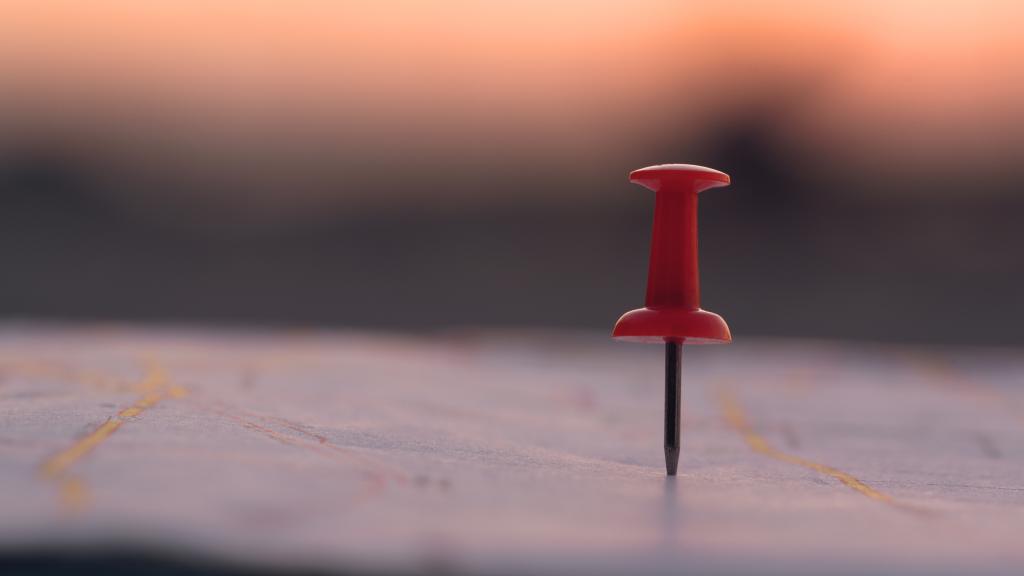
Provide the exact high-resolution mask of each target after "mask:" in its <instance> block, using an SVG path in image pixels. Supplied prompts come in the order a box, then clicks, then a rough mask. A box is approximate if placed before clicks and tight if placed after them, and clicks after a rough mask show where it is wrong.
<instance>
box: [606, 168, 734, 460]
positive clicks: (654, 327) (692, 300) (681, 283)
mask: <svg viewBox="0 0 1024 576" xmlns="http://www.w3.org/2000/svg"><path fill="white" fill-rule="evenodd" d="M629 181H630V182H635V183H636V184H640V185H642V186H645V187H647V188H649V189H651V190H654V192H655V203H654V229H653V232H652V234H651V262H650V266H649V268H648V272H647V299H646V301H645V307H644V308H640V309H637V310H632V311H630V312H626V313H625V314H624V315H623V316H622V318H619V321H618V322H616V323H615V329H614V330H613V331H612V337H614V338H619V339H622V340H633V341H637V342H662V341H664V342H665V467H666V468H667V469H668V474H669V475H670V476H675V474H676V469H677V468H678V466H679V411H680V400H681V392H682V386H681V379H680V369H681V356H682V351H683V344H719V343H728V342H731V341H732V336H731V335H730V334H729V326H727V325H726V323H725V320H723V319H722V317H721V316H719V315H718V314H714V313H711V312H708V311H706V310H701V309H700V278H699V277H698V272H697V194H698V193H700V192H703V191H705V190H707V189H709V188H718V187H720V186H728V185H729V175H728V174H724V173H722V172H719V171H718V170H712V169H711V168H705V167H703V166H694V165H692V164H662V165H661V166H649V167H647V168H641V169H639V170H635V171H633V172H632V173H631V174H630V175H629Z"/></svg>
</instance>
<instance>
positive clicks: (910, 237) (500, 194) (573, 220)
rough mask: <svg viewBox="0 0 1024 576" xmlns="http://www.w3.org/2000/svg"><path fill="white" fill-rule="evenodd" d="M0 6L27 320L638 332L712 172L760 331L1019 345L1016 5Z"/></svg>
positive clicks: (14, 239) (17, 305)
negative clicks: (671, 184) (663, 198)
mask: <svg viewBox="0 0 1024 576" xmlns="http://www.w3.org/2000/svg"><path fill="white" fill-rule="evenodd" d="M0 11H2V16H0V38H2V39H0V87H3V89H4V93H5V98H4V99H3V101H0V127H2V128H3V130H2V131H0V198H2V199H3V202H2V208H0V261H2V262H3V263H4V268H5V276H4V282H3V283H2V284H0V318H6V319H15V318H16V319H47V320H138V321H184V322H203V323H228V324H241V325H268V324H269V325H314V326H330V327H373V328H383V329H389V330H390V329H397V330H406V329H408V330H423V329H433V328H443V327H447V326H465V325H470V326H492V327H505V326H515V327H520V326H550V327H567V328H587V329H609V330H610V328H611V325H612V324H613V323H614V321H615V319H616V318H617V317H618V315H619V314H621V313H622V312H624V311H626V310H627V309H629V308H634V307H638V306H640V305H641V304H642V301H643V294H644V282H645V280H646V265H647V242H648V236H649V230H650V219H651V211H652V208H653V196H652V195H651V194H650V193H649V192H647V191H645V190H642V189H640V188H638V187H636V186H632V185H630V184H629V183H628V182H627V181H626V174H627V173H628V172H629V171H630V170H632V169H635V168H639V167H642V166H645V165H651V164H659V163H665V162H686V163H695V164H703V165H707V166H711V167H714V168H717V169H720V170H722V171H725V172H727V173H729V174H730V175H731V176H732V179H733V182H734V184H733V186H731V187H729V188H725V189H721V190H715V191H712V192H709V193H707V194H704V195H702V197H701V240H700V241H701V264H702V267H701V268H702V270H701V271H702V287H703V298H704V305H705V307H706V308H708V309H710V310H714V311H716V312H719V313H721V314H722V315H723V316H724V317H725V318H726V319H727V320H728V321H729V322H730V325H731V326H732V328H733V331H734V333H735V334H736V335H737V336H740V337H742V336H743V335H777V336H796V337H804V336H809V337H830V338H853V339H866V340H881V341H893V340H895V341H914V342H942V343H951V344H1001V345H1021V344H1024V336H1021V335H1019V333H1018V330H1016V329H1015V327H1016V325H1017V323H1018V322H1020V321H1022V320H1024V305H1022V304H1021V303H1020V301H1019V299H1018V294H1019V293H1020V292H1021V291H1022V289H1024V269H1022V267H1021V265H1020V262H1021V257H1020V247H1021V246H1024V227H1021V226H1020V225H1019V223H1018V222H1019V220H1020V218H1021V217H1022V216H1024V196H1022V195H1021V193H1020V188H1021V186H1020V183H1021V181H1022V178H1024V162H1022V161H1021V158H1022V157H1021V150H1022V149H1024V148H1022V145H1024V107H1022V106H1021V105H1020V102H1021V101H1022V98H1024V69H1022V64H1021V62H1022V60H1021V59H1020V55H1021V53H1022V51H1024V41H1022V40H1021V39H1020V37H1019V34H1018V33H1017V30H1016V27H1015V25H1014V22H1019V21H1020V20H1019V18H1018V17H1019V16H1021V15H1022V9H1021V8H1020V7H1018V6H1015V5H1012V4H1010V3H1007V4H999V3H992V4H984V5H981V6H977V5H974V4H971V3H960V2H950V3H947V4H944V5H942V6H937V5H931V4H929V5H927V6H925V5H918V4H914V3H895V4H889V3H882V2H878V3H874V2H868V3H863V4H858V5H857V6H843V7H834V6H821V5H818V4H816V3H810V2H780V3H744V2H727V3H714V4H710V3H709V4H698V3H688V4H677V3H671V2H658V1H649V2H641V3H640V5H637V4H636V3H622V4H617V3H603V4H600V5H592V4H586V5H584V4H580V3H578V2H573V1H568V2H561V3H554V4H550V5H548V4H541V3H532V2H525V3H508V4H505V3H493V4H481V3H472V2H445V3H440V4H438V5H436V6H434V5H432V6H431V7H427V6H425V5H421V4H419V3H407V4H402V9H400V10H399V9H396V8H392V9H391V10H388V9H386V8H382V7H379V6H375V5H373V4H367V3H358V2H354V3H345V2H342V3H330V4H322V3H305V2H303V3H294V4H284V3H282V4H275V3H267V4H259V5H254V4H248V3H244V2H235V1H233V0H221V1H218V2H213V3H211V4H210V5H209V6H201V5H192V4H178V3H173V2H153V3H147V4H145V5H136V4H131V3H122V2H115V1H106V0H105V1H101V2H96V3H90V4H85V5H83V4H79V3H74V2H63V1H44V2H35V3H30V2H21V1H14V2H11V3H9V4H5V7H4V8H0Z"/></svg>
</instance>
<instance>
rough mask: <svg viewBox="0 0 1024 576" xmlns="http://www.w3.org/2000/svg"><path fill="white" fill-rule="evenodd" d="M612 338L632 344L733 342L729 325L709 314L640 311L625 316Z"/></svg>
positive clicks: (704, 311) (678, 310)
mask: <svg viewBox="0 0 1024 576" xmlns="http://www.w3.org/2000/svg"><path fill="white" fill-rule="evenodd" d="M612 337H613V338H616V339H619V340H627V341H632V342H649V343H661V342H665V341H673V340H677V341H681V342H683V343H685V344H727V343H729V342H732V334H730V333H729V325H728V324H726V323H725V320H723V319H722V317H721V316H719V315H718V314H715V313H714V312H708V311H707V310H701V309H699V308H698V309H695V310H688V309H680V308H667V309H652V308H638V309H636V310H631V311H629V312H626V313H625V314H623V315H622V318H619V321H618V322H616V323H615V329H614V330H612Z"/></svg>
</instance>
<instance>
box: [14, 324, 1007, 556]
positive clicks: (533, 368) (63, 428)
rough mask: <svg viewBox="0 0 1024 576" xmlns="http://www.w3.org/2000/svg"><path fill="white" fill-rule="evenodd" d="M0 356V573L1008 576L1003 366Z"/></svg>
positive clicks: (275, 355)
mask: <svg viewBox="0 0 1024 576" xmlns="http://www.w3.org/2000/svg"><path fill="white" fill-rule="evenodd" d="M661 354H662V348H661V347H659V346H645V345H637V344H624V343H617V342H612V341H610V340H609V339H608V338H607V336H606V335H599V334H575V333H543V332H537V333H532V332H522V333H469V332H464V333H445V334H438V335H431V336H418V337H412V336H396V335H386V334H371V333H355V332H353V333H330V332H273V331H267V332H244V331H226V330H202V329H180V328H179V329H169V328H164V329H160V328H129V327H110V326H99V327H74V328H62V327H53V326H50V327H38V326H21V325H9V326H7V327H5V328H2V329H0V488H2V490H0V510H2V513H0V552H2V551H5V550H6V551H11V550H19V549H23V548H25V547H40V546H47V547H58V548H59V547H61V546H68V547H89V546H126V547H131V546H146V547H150V548H152V547H157V548H160V549H162V550H167V551H169V552H170V553H173V554H180V555H184V556H187V555H190V554H202V555H206V556H213V557H217V558H224V559H228V560H231V561H235V562H241V563H243V564H245V565H253V566H277V567H288V566H304V567H315V568H327V569H338V570H351V569H359V568H369V569H374V570H384V571H397V572H411V573H417V572H423V571H432V570H438V569H440V570H452V571H457V572H466V573H481V574H514V573H519V572H522V573H531V574H545V573H554V574H561V573H586V574H603V573H607V574H617V573H630V574H659V573H708V572H732V571H754V572H764V573H779V574H793V573H820V572H822V571H832V572H841V573H850V574H864V573H892V572H895V571H901V570H902V571H912V572H921V573H925V572H927V573H946V572H949V573H957V572H960V573H964V572H966V573H973V574H979V573H982V574H984V573H1020V572H1021V569H1022V567H1024V546H1021V544H1020V542H1021V537H1022V536H1021V535H1022V534H1024V378H1022V376H1024V354H1022V353H1020V352H1019V351H1013V350H1002V351H991V350H970V349H956V348H951V349H942V350H931V349H925V348H913V347H903V346H888V345H862V344H861V345H858V344H843V343H832V342H813V341H776V340H760V341H759V340H751V341H748V342H738V343H736V344H733V345H731V346H713V347H712V346H702V347H686V348H685V350H684V353H683V417H684V425H683V431H682V443H683V444H682V457H681V460H680V475H679V476H678V477H677V478H675V479H667V478H666V477H665V472H664V457H663V454H662V449H661V439H662V436H661V434H662V394H663V388H662V387H663V381H662V378H663V360H662V356H661Z"/></svg>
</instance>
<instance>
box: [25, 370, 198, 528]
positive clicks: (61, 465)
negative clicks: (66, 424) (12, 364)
mask: <svg viewBox="0 0 1024 576" xmlns="http://www.w3.org/2000/svg"><path fill="white" fill-rule="evenodd" d="M139 389H141V390H144V391H145V392H144V393H143V395H142V396H141V397H140V398H139V399H138V400H136V401H135V403H134V404H132V405H131V406H129V407H128V408H125V409H124V410H121V411H120V412H118V413H117V415H115V416H114V417H112V418H110V419H109V420H107V421H106V422H104V423H103V424H101V425H100V426H99V427H98V428H96V429H95V430H93V431H92V432H91V433H89V434H88V435H87V436H85V437H83V438H81V439H79V440H78V441H77V442H75V443H74V444H72V445H71V446H70V447H68V448H66V449H65V450H62V451H61V452H58V453H57V454H55V455H53V456H52V457H50V458H48V459H47V460H46V461H45V462H43V464H42V466H40V474H41V475H42V477H43V478H47V479H51V480H57V481H59V482H60V491H61V500H62V502H63V503H64V504H65V506H66V508H68V509H70V510H79V509H81V508H83V507H84V506H85V504H86V503H87V502H88V501H89V491H88V488H87V486H86V485H85V482H84V481H83V480H81V479H80V478H78V477H75V476H72V475H71V474H70V473H69V470H70V469H71V467H72V466H73V465H74V464H75V463H76V462H78V461H79V460H81V459H82V458H83V457H85V456H86V455H87V454H89V453H90V452H92V451H93V450H95V449H96V448H97V447H98V446H99V445H100V444H102V443H103V442H104V441H105V440H106V439H107V438H109V437H110V436H111V435H112V434H113V433H114V432H116V431H117V430H118V429H119V428H120V427H121V426H123V425H124V424H125V423H126V422H128V421H129V420H130V419H131V418H135V417H137V416H139V415H141V414H142V413H143V412H145V411H146V410H148V409H150V408H152V407H153V406H156V405H157V404H158V403H159V402H160V401H161V400H163V399H164V398H166V397H175V398H176V397H181V396H183V395H185V394H186V393H187V391H186V390H185V389H184V388H182V387H180V386H167V373H166V372H165V371H164V370H163V369H162V368H160V367H159V366H157V365H153V366H151V367H150V369H149V371H148V373H147V374H146V377H145V378H144V379H143V380H142V382H140V383H139Z"/></svg>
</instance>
